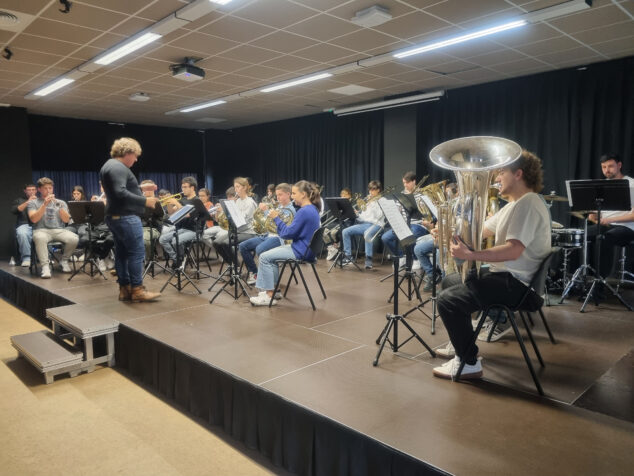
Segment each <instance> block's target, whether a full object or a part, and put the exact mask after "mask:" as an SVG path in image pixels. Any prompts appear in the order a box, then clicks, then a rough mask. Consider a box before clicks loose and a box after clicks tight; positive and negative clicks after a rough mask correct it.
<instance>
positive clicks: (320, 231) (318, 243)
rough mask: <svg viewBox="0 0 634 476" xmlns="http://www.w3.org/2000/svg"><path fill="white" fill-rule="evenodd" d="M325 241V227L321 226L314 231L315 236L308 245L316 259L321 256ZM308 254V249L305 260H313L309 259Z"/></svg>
mask: <svg viewBox="0 0 634 476" xmlns="http://www.w3.org/2000/svg"><path fill="white" fill-rule="evenodd" d="M323 241H324V227H323V226H320V227H319V228H317V229H316V230H315V233H313V237H312V238H311V239H310V245H308V249H309V250H310V251H311V252H312V253H313V256H314V257H315V258H314V259H315V261H316V260H317V256H319V252H320V251H321V248H322V242H323ZM306 255H308V250H306V253H305V255H304V258H303V260H304V261H312V260H308V259H307V256H306Z"/></svg>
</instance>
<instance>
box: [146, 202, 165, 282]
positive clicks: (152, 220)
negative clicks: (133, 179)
mask: <svg viewBox="0 0 634 476" xmlns="http://www.w3.org/2000/svg"><path fill="white" fill-rule="evenodd" d="M164 217H165V211H164V210H163V207H162V206H161V202H156V204H155V205H154V208H147V207H146V208H145V213H144V214H143V217H142V218H141V219H142V220H144V221H145V222H146V223H147V226H148V228H149V229H150V256H149V259H148V264H147V266H146V267H145V271H143V278H145V275H146V274H147V273H148V271H149V272H150V274H151V276H152V278H154V274H155V273H154V266H158V267H159V268H161V269H162V270H163V271H167V268H166V267H165V266H163V265H162V264H161V263H159V262H158V261H157V260H156V250H155V248H156V242H155V240H154V229H156V230H158V228H159V227H158V224H159V221H163V218H164ZM150 270H151V271H150Z"/></svg>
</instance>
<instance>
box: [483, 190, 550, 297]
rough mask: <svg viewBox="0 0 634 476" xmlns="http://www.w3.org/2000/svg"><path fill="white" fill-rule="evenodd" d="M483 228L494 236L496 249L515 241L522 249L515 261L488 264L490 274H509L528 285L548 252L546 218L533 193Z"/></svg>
mask: <svg viewBox="0 0 634 476" xmlns="http://www.w3.org/2000/svg"><path fill="white" fill-rule="evenodd" d="M484 226H485V228H486V229H488V230H490V231H492V232H494V233H495V245H496V246H498V245H503V244H504V243H506V242H507V241H508V240H518V241H520V242H521V243H522V244H523V245H524V247H525V248H524V251H523V252H522V254H521V255H520V256H519V258H517V259H516V260H513V261H503V262H499V263H491V264H490V268H489V269H490V270H491V271H492V272H496V271H509V272H510V273H511V274H512V275H513V276H514V277H515V278H517V279H519V280H520V281H522V282H523V283H524V284H528V283H529V282H530V280H531V279H532V277H533V274H535V271H537V268H539V265H540V263H541V261H542V260H543V259H544V258H545V257H546V255H547V254H548V253H549V252H550V248H551V245H550V215H549V214H548V209H547V208H546V205H544V201H543V200H542V199H541V198H540V197H539V195H537V194H536V193H534V192H529V193H527V194H525V195H522V197H520V199H519V200H517V201H515V202H510V203H508V204H507V205H506V206H505V207H503V208H502V209H501V210H500V211H499V212H497V213H496V214H495V215H494V216H492V217H491V218H489V219H488V220H487V221H486V222H485V223H484Z"/></svg>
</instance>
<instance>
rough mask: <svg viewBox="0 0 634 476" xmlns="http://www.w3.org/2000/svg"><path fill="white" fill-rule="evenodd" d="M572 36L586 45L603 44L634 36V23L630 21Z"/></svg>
mask: <svg viewBox="0 0 634 476" xmlns="http://www.w3.org/2000/svg"><path fill="white" fill-rule="evenodd" d="M572 36H573V37H574V38H576V39H577V40H579V41H582V42H583V43H586V44H592V43H602V42H604V41H606V40H616V39H619V38H627V37H629V36H634V21H632V20H628V21H624V22H622V23H616V24H614V25H609V26H605V27H601V28H593V29H592V30H585V31H580V32H578V33H575V34H573V35H572Z"/></svg>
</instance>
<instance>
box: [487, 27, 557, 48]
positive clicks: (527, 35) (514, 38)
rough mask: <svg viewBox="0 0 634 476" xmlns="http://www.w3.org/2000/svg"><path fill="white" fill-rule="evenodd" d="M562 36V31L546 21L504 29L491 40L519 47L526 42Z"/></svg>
mask: <svg viewBox="0 0 634 476" xmlns="http://www.w3.org/2000/svg"><path fill="white" fill-rule="evenodd" d="M557 36H561V33H560V32H558V31H557V30H555V29H554V28H552V27H551V26H550V25H547V24H545V23H536V24H529V25H525V26H523V27H521V28H515V29H513V30H508V31H503V32H501V33H498V34H496V35H495V37H491V41H494V42H496V43H500V44H503V45H506V46H511V47H517V46H521V45H524V44H526V43H534V42H536V41H542V40H547V39H549V38H555V37H557Z"/></svg>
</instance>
